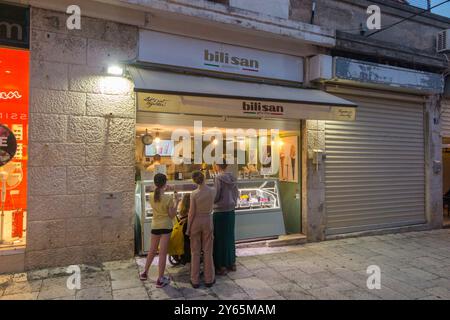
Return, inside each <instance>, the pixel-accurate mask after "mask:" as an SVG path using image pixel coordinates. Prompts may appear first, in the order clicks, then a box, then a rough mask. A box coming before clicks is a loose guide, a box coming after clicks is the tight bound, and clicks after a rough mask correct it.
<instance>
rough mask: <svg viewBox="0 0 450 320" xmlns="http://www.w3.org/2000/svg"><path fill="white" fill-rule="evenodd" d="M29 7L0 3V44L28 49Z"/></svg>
mask: <svg viewBox="0 0 450 320" xmlns="http://www.w3.org/2000/svg"><path fill="white" fill-rule="evenodd" d="M29 17H30V14H29V8H28V7H24V6H13V5H9V4H3V3H0V45H4V46H8V47H17V48H25V49H28V48H29V45H30V40H29V38H30V32H29V29H30V22H29V21H30V18H29Z"/></svg>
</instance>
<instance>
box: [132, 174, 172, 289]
mask: <svg viewBox="0 0 450 320" xmlns="http://www.w3.org/2000/svg"><path fill="white" fill-rule="evenodd" d="M154 183H155V187H156V189H155V192H153V193H151V194H150V205H151V207H152V209H153V221H152V230H151V239H150V250H149V252H148V255H147V261H146V263H145V268H144V271H143V272H142V273H141V274H140V276H139V278H140V279H141V280H142V281H145V280H147V277H148V276H147V275H148V270H149V268H150V266H151V265H152V262H153V259H154V258H155V256H156V253H157V251H158V247H159V262H158V272H159V275H158V279H157V280H156V287H157V288H162V287H164V286H166V285H168V284H169V283H170V278H169V277H167V276H165V275H164V273H165V270H166V260H167V249H168V247H169V240H170V234H171V233H172V229H173V218H175V216H176V214H177V208H178V203H179V202H180V198H179V197H178V195H176V194H175V196H174V197H173V196H171V195H168V194H165V193H164V192H165V191H166V189H167V177H166V175H165V174H162V173H157V174H156V175H155V178H154Z"/></svg>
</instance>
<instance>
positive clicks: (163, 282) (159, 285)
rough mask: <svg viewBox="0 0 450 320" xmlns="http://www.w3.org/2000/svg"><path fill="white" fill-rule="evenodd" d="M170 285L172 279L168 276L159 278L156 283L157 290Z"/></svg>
mask: <svg viewBox="0 0 450 320" xmlns="http://www.w3.org/2000/svg"><path fill="white" fill-rule="evenodd" d="M169 283H170V278H169V277H167V276H162V277H161V278H159V279H158V280H157V281H156V287H157V288H162V287H165V286H167V285H168V284H169Z"/></svg>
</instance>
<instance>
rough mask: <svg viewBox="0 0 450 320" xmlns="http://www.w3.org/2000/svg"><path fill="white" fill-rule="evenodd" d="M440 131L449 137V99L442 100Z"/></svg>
mask: <svg viewBox="0 0 450 320" xmlns="http://www.w3.org/2000/svg"><path fill="white" fill-rule="evenodd" d="M441 132H442V136H443V137H446V138H450V101H448V100H443V101H442V106H441Z"/></svg>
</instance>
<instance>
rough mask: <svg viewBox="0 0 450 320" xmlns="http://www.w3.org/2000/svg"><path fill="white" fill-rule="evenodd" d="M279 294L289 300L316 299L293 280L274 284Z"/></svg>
mask: <svg viewBox="0 0 450 320" xmlns="http://www.w3.org/2000/svg"><path fill="white" fill-rule="evenodd" d="M272 289H274V290H275V291H276V292H278V294H279V295H280V296H282V297H284V298H285V299H287V300H315V299H316V298H315V297H314V296H312V295H311V294H310V293H309V292H307V291H306V290H304V289H303V288H301V287H300V286H299V285H297V284H295V283H292V282H285V283H278V284H276V285H273V286H272Z"/></svg>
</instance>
